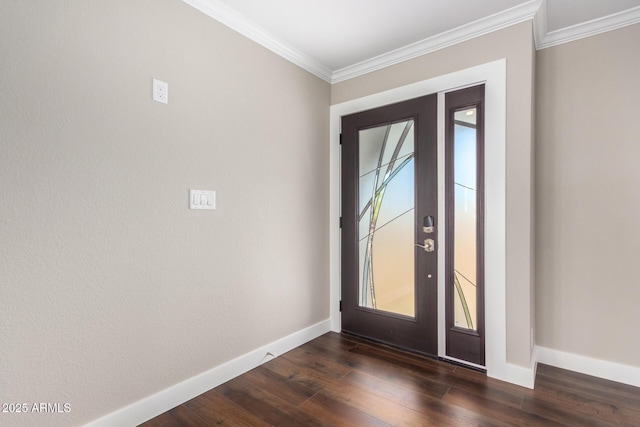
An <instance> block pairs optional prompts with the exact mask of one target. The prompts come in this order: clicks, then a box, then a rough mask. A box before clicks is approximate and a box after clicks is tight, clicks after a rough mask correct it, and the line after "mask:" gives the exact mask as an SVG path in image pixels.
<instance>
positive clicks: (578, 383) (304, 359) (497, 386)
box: [142, 333, 640, 427]
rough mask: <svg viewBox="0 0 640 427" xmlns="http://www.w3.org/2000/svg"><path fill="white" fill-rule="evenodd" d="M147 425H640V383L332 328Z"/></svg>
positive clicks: (165, 426)
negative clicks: (423, 349)
mask: <svg viewBox="0 0 640 427" xmlns="http://www.w3.org/2000/svg"><path fill="white" fill-rule="evenodd" d="M142 425H143V426H145V427H160V426H163V427H168V426H219V425H222V426H271V425H272V426H389V425H391V426H506V425H510V426H533V425H536V426H538V425H540V426H554V425H569V426H640V389H639V388H636V387H631V386H627V385H623V384H619V383H614V382H610V381H606V380H602V379H598V378H594V377H589V376H586V375H582V374H577V373H574V372H570V371H566V370H562V369H558V368H553V367H550V366H545V365H539V366H538V373H537V377H536V389H535V390H529V389H526V388H522V387H518V386H515V385H512V384H508V383H504V382H501V381H497V380H493V379H491V378H487V377H486V375H484V374H482V373H480V372H476V371H472V370H469V369H466V368H462V367H458V366H455V365H452V364H449V363H445V362H440V361H436V360H432V359H429V358H424V357H421V356H418V355H414V354H411V353H405V352H402V351H398V350H395V349H391V348H388V347H385V346H381V345H377V344H372V343H369V342H367V341H364V340H361V339H358V338H354V337H351V336H346V335H341V334H336V333H328V334H326V335H323V336H321V337H319V338H317V339H315V340H313V341H311V342H309V343H307V344H304V345H303V346H301V347H298V348H296V349H295V350H292V351H290V352H288V353H286V354H283V355H281V356H280V357H278V358H276V359H274V360H271V361H269V362H267V363H265V364H264V365H262V366H260V367H258V368H256V369H253V370H252V371H249V372H247V373H246V374H244V375H242V376H240V377H238V378H235V379H233V380H231V381H229V382H227V383H225V384H223V385H221V386H219V387H217V388H215V389H212V390H210V391H208V392H206V393H204V394H202V395H200V396H198V397H196V398H194V399H192V400H190V401H188V402H186V403H184V404H182V405H180V406H178V407H176V408H174V409H172V410H170V411H168V412H165V413H164V414H162V415H160V416H158V417H156V418H154V419H152V420H150V421H148V422H146V423H144V424H142Z"/></svg>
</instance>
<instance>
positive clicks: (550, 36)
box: [182, 0, 640, 84]
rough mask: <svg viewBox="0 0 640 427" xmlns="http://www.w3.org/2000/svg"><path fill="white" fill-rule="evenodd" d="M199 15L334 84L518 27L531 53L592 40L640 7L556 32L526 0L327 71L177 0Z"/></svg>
mask: <svg viewBox="0 0 640 427" xmlns="http://www.w3.org/2000/svg"><path fill="white" fill-rule="evenodd" d="M182 1H183V2H184V3H186V4H188V5H190V6H192V7H194V8H195V9H197V10H199V11H200V12H202V13H204V14H206V15H208V16H210V17H211V18H213V19H215V20H216V21H219V22H220V23H222V24H223V25H226V26H227V27H229V28H231V29H233V30H235V31H237V32H238V33H240V34H242V35H244V36H245V37H247V38H249V39H251V40H253V41H254V42H256V43H258V44H260V45H262V46H264V47H265V48H267V49H269V50H271V51H272V52H274V53H276V54H277V55H280V56H281V57H283V58H284V59H286V60H288V61H290V62H292V63H294V64H296V65H297V66H299V67H300V68H302V69H304V70H307V71H308V72H310V73H311V74H313V75H315V76H317V77H319V78H321V79H322V80H324V81H326V82H328V83H331V84H333V83H339V82H342V81H345V80H349V79H352V78H354V77H358V76H361V75H364V74H367V73H371V72H373V71H376V70H380V69H382V68H386V67H389V66H391V65H395V64H398V63H400V62H404V61H407V60H410V59H413V58H416V57H418V56H421V55H425V54H428V53H431V52H434V51H437V50H440V49H444V48H446V47H449V46H452V45H455V44H457V43H461V42H464V41H467V40H470V39H473V38H475V37H478V36H482V35H485V34H488V33H491V32H494V31H497V30H501V29H503V28H506V27H509V26H511V25H514V24H518V23H520V22H524V21H528V20H533V33H534V40H535V45H536V50H541V49H545V48H548V47H551V46H556V45H559V44H562V43H568V42H571V41H574V40H578V39H581V38H585V37H589V36H593V35H596V34H600V33H603V32H606V31H611V30H615V29H618V28H622V27H625V26H627V25H633V24H636V23H639V22H640V6H638V7H635V8H632V9H628V10H626V11H622V12H619V13H615V14H612V15H609V16H605V17H603V18H598V19H594V20H591V21H587V22H584V23H581V24H577V25H573V26H571V27H567V28H563V29H560V30H555V31H548V29H547V2H546V0H530V1H528V2H526V3H523V4H521V5H518V6H515V7H512V8H510V9H507V10H505V11H502V12H498V13H496V14H494V15H491V16H488V17H486V18H482V19H479V20H477V21H474V22H471V23H469V24H466V25H463V26H461V27H458V28H454V29H452V30H449V31H446V32H444V33H441V34H438V35H435V36H433V37H429V38H426V39H424V40H420V41H418V42H416V43H412V44H409V45H407V46H404V47H401V48H399V49H395V50H392V51H391V52H387V53H384V54H382V55H378V56H376V57H374V58H371V59H367V60H365V61H362V62H359V63H357V64H353V65H350V66H347V67H344V68H341V69H339V70H336V71H332V70H330V69H328V68H327V67H325V66H323V65H322V64H320V63H318V62H316V61H315V60H313V59H311V58H310V57H308V56H307V55H305V54H303V53H301V52H299V51H297V50H296V49H294V48H292V47H291V46H289V45H287V44H286V43H285V42H283V41H281V40H279V39H278V38H277V37H275V36H274V35H273V34H271V33H269V32H268V31H266V30H265V29H263V28H261V27H259V26H258V25H256V24H255V23H253V22H251V21H250V20H248V19H247V18H246V17H244V16H243V15H241V14H240V13H238V12H236V11H235V10H234V9H232V8H230V7H229V6H227V5H226V4H225V3H224V2H223V1H221V0H182Z"/></svg>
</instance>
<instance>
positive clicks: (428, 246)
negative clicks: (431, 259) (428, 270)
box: [416, 239, 436, 252]
mask: <svg viewBox="0 0 640 427" xmlns="http://www.w3.org/2000/svg"><path fill="white" fill-rule="evenodd" d="M416 246H418V247H421V248H422V249H424V251H425V252H433V251H434V250H435V248H436V244H435V242H434V241H433V239H424V245H421V244H419V243H416Z"/></svg>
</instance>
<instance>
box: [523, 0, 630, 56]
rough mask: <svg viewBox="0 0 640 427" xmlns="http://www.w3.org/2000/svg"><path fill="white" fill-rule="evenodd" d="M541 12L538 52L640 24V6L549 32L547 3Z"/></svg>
mask: <svg viewBox="0 0 640 427" xmlns="http://www.w3.org/2000/svg"><path fill="white" fill-rule="evenodd" d="M540 10H541V11H543V10H544V12H543V13H544V14H545V15H544V16H540V17H539V19H538V18H537V19H538V21H539V22H538V26H534V28H535V29H536V30H537V31H538V33H536V49H538V50H541V49H545V48H548V47H552V46H557V45H559V44H563V43H568V42H572V41H575V40H579V39H582V38H585V37H590V36H595V35H596V34H600V33H604V32H607V31H612V30H617V29H618V28H622V27H626V26H627V25H633V24H637V23H638V22H640V6H638V7H634V8H631V9H628V10H625V11H622V12H618V13H614V14H612V15H608V16H604V17H602V18H598V19H593V20H591V21H587V22H583V23H580V24H576V25H572V26H570V27H566V28H562V29H560V30H554V31H550V32H547V31H546V30H547V28H546V2H543V4H542V7H541V9H540Z"/></svg>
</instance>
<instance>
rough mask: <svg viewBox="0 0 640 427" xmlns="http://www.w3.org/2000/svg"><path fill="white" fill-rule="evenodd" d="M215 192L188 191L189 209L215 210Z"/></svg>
mask: <svg viewBox="0 0 640 427" xmlns="http://www.w3.org/2000/svg"><path fill="white" fill-rule="evenodd" d="M215 208H216V192H215V191H208V190H189V209H215Z"/></svg>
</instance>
